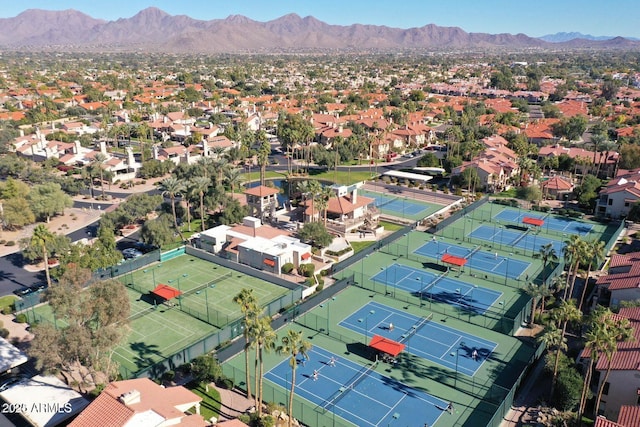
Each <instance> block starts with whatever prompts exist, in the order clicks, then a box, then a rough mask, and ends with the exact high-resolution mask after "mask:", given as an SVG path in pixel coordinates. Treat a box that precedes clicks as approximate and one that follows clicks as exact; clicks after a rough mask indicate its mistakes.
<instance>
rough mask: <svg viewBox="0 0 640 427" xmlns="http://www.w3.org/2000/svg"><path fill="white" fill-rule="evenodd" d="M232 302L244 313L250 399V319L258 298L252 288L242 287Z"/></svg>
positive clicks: (245, 352)
mask: <svg viewBox="0 0 640 427" xmlns="http://www.w3.org/2000/svg"><path fill="white" fill-rule="evenodd" d="M233 302H234V303H236V304H238V305H239V306H240V311H241V312H242V314H243V315H244V320H243V324H244V329H243V330H242V335H243V336H244V340H245V345H244V359H245V360H244V362H245V371H246V375H247V378H246V381H247V399H251V372H250V370H249V348H250V345H251V326H252V323H253V322H252V320H253V319H255V317H256V313H257V311H258V299H257V298H256V296H255V295H254V294H253V289H247V288H243V289H242V290H241V291H240V293H239V294H237V295H236V296H235V297H233Z"/></svg>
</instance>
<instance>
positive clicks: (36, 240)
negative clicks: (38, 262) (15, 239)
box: [21, 224, 54, 287]
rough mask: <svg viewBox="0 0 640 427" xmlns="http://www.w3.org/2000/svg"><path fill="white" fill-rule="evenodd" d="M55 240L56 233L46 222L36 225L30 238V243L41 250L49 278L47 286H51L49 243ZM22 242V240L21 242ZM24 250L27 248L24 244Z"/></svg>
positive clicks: (46, 274)
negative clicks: (50, 229)
mask: <svg viewBox="0 0 640 427" xmlns="http://www.w3.org/2000/svg"><path fill="white" fill-rule="evenodd" d="M53 240H54V234H53V233H52V232H51V231H49V229H48V228H47V227H46V226H45V225H44V224H38V225H36V228H34V229H33V234H32V235H31V238H30V239H29V240H28V243H27V244H28V245H29V246H31V247H32V248H34V249H35V250H37V251H39V252H40V254H41V255H42V261H43V263H44V273H45V276H46V278H47V286H49V287H51V275H50V274H49V245H50V244H51V242H52V241H53ZM21 243H22V242H21ZM22 246H23V248H22V249H23V250H24V249H25V247H24V244H23V245H22Z"/></svg>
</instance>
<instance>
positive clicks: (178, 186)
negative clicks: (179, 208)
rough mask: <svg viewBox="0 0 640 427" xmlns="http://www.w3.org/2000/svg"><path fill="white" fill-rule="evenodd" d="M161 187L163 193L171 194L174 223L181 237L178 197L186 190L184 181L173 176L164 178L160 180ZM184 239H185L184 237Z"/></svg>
mask: <svg viewBox="0 0 640 427" xmlns="http://www.w3.org/2000/svg"><path fill="white" fill-rule="evenodd" d="M160 189H161V190H162V194H163V195H166V196H169V198H170V199H171V211H172V212H173V225H174V227H175V228H176V230H177V231H178V233H179V234H180V238H182V232H181V231H180V228H179V227H178V216H177V215H176V197H178V196H180V195H181V194H182V193H183V192H184V191H185V185H184V182H183V181H181V180H179V179H177V178H174V177H172V176H170V177H168V178H165V179H163V180H162V181H161V182H160ZM183 240H184V239H183Z"/></svg>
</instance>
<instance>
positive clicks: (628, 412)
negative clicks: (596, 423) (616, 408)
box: [618, 405, 640, 427]
mask: <svg viewBox="0 0 640 427" xmlns="http://www.w3.org/2000/svg"><path fill="white" fill-rule="evenodd" d="M618 424H620V425H621V426H624V427H640V406H638V405H636V406H630V405H623V406H621V407H620V413H619V414H618Z"/></svg>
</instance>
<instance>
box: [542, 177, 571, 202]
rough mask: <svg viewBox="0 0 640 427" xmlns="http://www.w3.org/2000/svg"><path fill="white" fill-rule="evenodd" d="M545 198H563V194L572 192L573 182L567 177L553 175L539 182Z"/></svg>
mask: <svg viewBox="0 0 640 427" xmlns="http://www.w3.org/2000/svg"><path fill="white" fill-rule="evenodd" d="M540 187H541V189H542V194H544V196H545V198H547V199H553V200H563V199H564V197H565V195H567V194H570V193H572V192H573V187H574V185H573V182H572V181H571V180H570V179H569V178H565V177H562V176H554V177H553V178H549V179H548V180H546V181H543V182H542V183H541V184H540Z"/></svg>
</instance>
